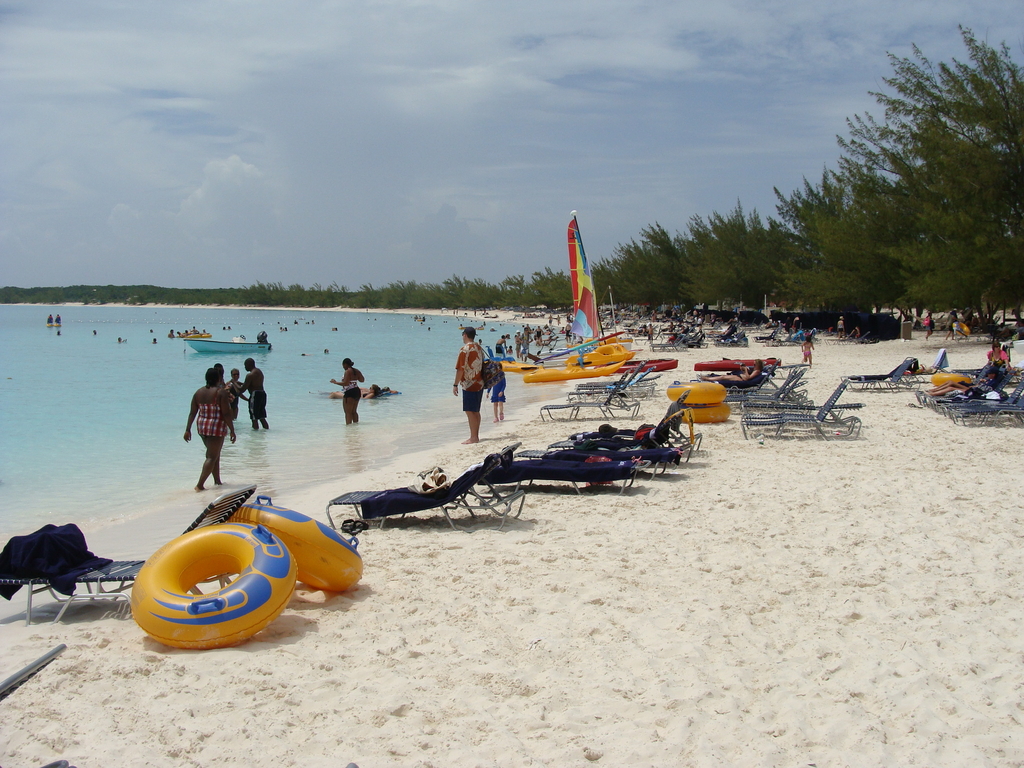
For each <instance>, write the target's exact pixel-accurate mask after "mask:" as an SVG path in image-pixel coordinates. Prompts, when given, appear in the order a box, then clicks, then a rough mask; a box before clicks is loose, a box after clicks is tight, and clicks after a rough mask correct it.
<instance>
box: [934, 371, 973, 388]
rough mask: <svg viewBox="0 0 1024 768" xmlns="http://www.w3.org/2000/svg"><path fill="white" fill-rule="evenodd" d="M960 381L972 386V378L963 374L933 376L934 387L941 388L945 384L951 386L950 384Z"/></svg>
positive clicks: (940, 373)
mask: <svg viewBox="0 0 1024 768" xmlns="http://www.w3.org/2000/svg"><path fill="white" fill-rule="evenodd" d="M953 381H958V382H960V383H961V384H970V383H971V377H970V376H964V375H963V374H962V373H943V372H941V371H940V372H939V373H933V374H932V386H934V387H939V386H942V385H943V384H949V383H950V382H953Z"/></svg>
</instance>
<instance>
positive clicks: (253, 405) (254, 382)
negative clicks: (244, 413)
mask: <svg viewBox="0 0 1024 768" xmlns="http://www.w3.org/2000/svg"><path fill="white" fill-rule="evenodd" d="M244 366H245V370H246V374H245V381H243V382H242V386H243V387H244V388H245V391H246V392H248V393H249V420H250V421H251V422H252V428H253V429H256V430H258V429H259V428H260V425H261V424H262V425H263V428H264V429H270V425H269V424H268V423H267V391H266V390H265V389H263V371H261V370H260V369H259V368H257V367H256V361H255V360H253V359H252V358H251V357H247V358H245V363H244Z"/></svg>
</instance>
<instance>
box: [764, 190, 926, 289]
mask: <svg viewBox="0 0 1024 768" xmlns="http://www.w3.org/2000/svg"><path fill="white" fill-rule="evenodd" d="M775 194H776V196H777V197H778V198H779V204H778V208H777V210H778V213H779V216H780V219H781V224H782V226H783V227H784V228H785V230H786V231H785V234H786V239H787V241H788V261H787V264H786V265H785V266H784V269H783V272H784V276H785V287H784V290H783V291H782V293H783V294H784V295H785V296H787V297H788V298H789V299H790V300H791V301H793V300H795V301H797V302H799V303H801V304H805V305H810V306H820V307H828V308H842V307H846V306H851V305H852V306H861V307H871V306H875V307H876V308H878V307H882V306H888V307H891V306H895V305H896V304H897V303H898V302H899V301H900V299H901V298H902V297H903V296H904V295H905V293H906V281H905V279H904V273H903V268H902V264H901V262H900V260H899V259H898V258H897V257H896V256H895V255H894V254H893V250H892V249H893V247H894V246H896V245H898V244H899V243H900V242H901V241H902V239H904V238H905V237H906V236H907V235H908V233H907V232H905V231H904V229H903V228H904V227H905V226H906V225H907V219H906V217H905V216H904V215H902V211H900V210H898V209H897V210H894V209H893V207H892V206H891V205H886V204H887V203H889V202H890V198H888V197H887V196H885V195H880V194H877V193H875V190H865V189H863V188H861V189H860V190H859V191H858V190H857V189H855V188H854V186H853V185H851V184H850V183H848V182H847V180H846V179H844V178H843V177H841V176H838V175H836V174H835V173H833V172H830V171H827V170H826V171H825V172H824V173H823V174H822V179H821V183H820V184H818V185H817V186H813V185H811V184H810V183H809V182H807V181H806V180H805V181H804V188H803V189H802V190H798V191H795V192H793V193H792V194H791V195H790V196H789V197H783V196H782V194H781V193H780V192H779V190H778V189H776V190H775Z"/></svg>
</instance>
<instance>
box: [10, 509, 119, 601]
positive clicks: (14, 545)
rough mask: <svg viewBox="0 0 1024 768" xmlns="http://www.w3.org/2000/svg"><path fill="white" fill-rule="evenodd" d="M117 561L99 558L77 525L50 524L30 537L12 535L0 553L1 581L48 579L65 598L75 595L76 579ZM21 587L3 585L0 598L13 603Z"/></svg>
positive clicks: (19, 585)
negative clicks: (5, 579)
mask: <svg viewBox="0 0 1024 768" xmlns="http://www.w3.org/2000/svg"><path fill="white" fill-rule="evenodd" d="M112 562H114V561H113V560H110V559H109V558H106V557H96V555H94V554H93V553H92V552H90V551H89V547H88V546H87V545H86V543H85V535H84V534H83V533H82V531H81V530H80V529H79V527H78V526H77V525H75V524H74V523H68V524H67V525H52V524H47V525H44V526H43V527H42V528H40V529H39V530H38V531H36V532H34V533H30V534H28V535H26V536H12V537H11V540H10V541H8V542H7V545H6V546H5V547H4V549H3V552H0V578H3V577H9V578H12V579H46V580H47V581H49V582H50V585H51V586H52V587H53V588H54V589H55V590H56V591H57V592H60V593H61V594H62V595H73V594H74V593H75V580H76V579H77V578H78V577H79V576H82V575H84V574H86V573H89V572H90V571H95V570H98V569H99V568H103V567H104V566H107V565H110V564H111V563H112ZM21 587H22V585H21V584H2V585H0V597H3V598H5V599H7V600H10V599H11V598H12V597H13V596H14V594H15V593H16V592H17V591H18V590H19V589H21Z"/></svg>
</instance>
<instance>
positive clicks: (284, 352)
mask: <svg viewBox="0 0 1024 768" xmlns="http://www.w3.org/2000/svg"><path fill="white" fill-rule="evenodd" d="M50 313H52V314H58V313H59V314H60V315H61V316H62V320H63V326H62V328H61V329H60V331H61V333H60V335H59V336H58V335H57V329H55V328H47V327H46V317H47V315H48V314H50ZM477 324H479V322H478V323H477ZM193 325H195V327H197V328H199V329H206V330H207V331H209V332H211V333H212V334H213V338H215V339H224V340H230V338H231V337H232V336H235V335H239V334H242V335H244V336H245V337H246V338H247V339H249V340H255V338H256V334H257V333H258V332H259V331H261V330H266V331H267V333H268V335H269V337H270V342H271V343H272V344H273V350H272V351H271V352H269V353H266V354H263V355H254V357H255V359H256V364H257V366H259V367H260V368H261V369H262V370H263V371H264V373H265V374H266V389H267V392H268V397H269V402H268V406H267V410H268V417H269V422H270V427H271V428H270V430H269V431H268V432H264V431H263V430H260V431H259V432H254V431H253V430H252V429H251V427H250V425H249V421H248V417H247V413H246V410H245V409H246V403H244V402H243V403H242V407H241V409H240V411H239V421H238V422H237V423H236V428H237V432H238V442H237V443H235V444H234V445H231V444H230V443H225V448H224V454H223V458H222V461H221V466H222V476H223V480H224V483H225V485H228V486H230V485H238V484H242V483H256V484H257V485H258V486H259V488H260V492H261V493H269V494H273V495H275V496H280V497H281V498H282V499H284V498H286V496H287V492H288V491H289V490H290V489H297V488H300V487H303V486H306V485H309V484H311V483H314V482H321V481H324V480H331V479H336V478H342V477H344V476H346V475H350V474H352V473H355V472H359V471H363V470H366V469H370V468H372V467H373V466H375V465H377V464H379V463H380V462H382V461H385V460H389V459H392V458H394V457H396V456H400V455H401V454H403V453H410V452H414V451H419V450H423V449H426V448H430V447H433V446H436V445H439V444H445V443H450V442H453V441H454V442H457V441H459V440H462V439H463V438H464V437H465V434H466V424H465V417H464V416H463V414H462V412H461V408H460V407H459V401H458V400H457V399H456V398H455V397H453V396H452V393H451V381H452V378H453V375H454V365H455V356H456V355H457V354H458V349H459V346H460V345H461V338H460V331H459V325H460V321H459V320H457V319H456V318H453V317H452V316H451V315H431V316H428V320H427V322H425V323H418V322H414V321H413V319H412V317H411V316H410V315H404V314H395V313H355V312H322V311H305V312H304V311H301V310H295V311H279V310H253V309H212V308H169V307H105V306H53V307H46V306H20V305H19V306H11V305H7V306H0V330H2V333H3V345H4V352H3V355H2V357H0V359H2V363H0V540H6V538H7V537H8V536H10V535H12V534H20V533H26V532H29V531H32V530H35V529H36V528H38V527H39V526H40V525H42V524H44V523H48V522H52V523H58V524H59V523H66V522H78V523H83V522H92V523H93V524H103V523H105V522H107V521H111V522H114V521H118V520H122V519H126V518H130V517H132V516H136V515H139V514H141V513H142V512H145V511H147V510H151V509H153V508H160V507H165V506H173V505H176V504H178V505H180V504H183V503H190V504H192V505H195V504H196V494H195V492H194V491H193V490H192V488H193V486H194V485H195V483H196V481H197V480H198V478H199V471H200V468H201V465H202V459H203V446H202V442H201V441H200V440H199V439H198V437H197V436H195V433H194V430H193V440H192V442H191V443H186V442H185V441H184V440H183V439H182V435H183V433H184V429H185V422H186V421H187V418H188V409H189V402H190V400H191V397H192V393H193V392H194V391H195V390H196V389H197V388H198V387H200V386H202V385H203V377H204V373H205V371H206V369H207V368H209V367H211V366H212V365H213V364H214V363H215V362H220V363H222V364H223V365H224V367H225V369H226V370H227V371H230V370H231V369H232V368H238V369H239V370H241V371H242V376H243V377H244V375H245V371H244V368H243V366H242V362H243V360H244V359H245V357H246V355H244V354H239V355H228V354H200V353H197V352H194V351H192V350H191V349H190V348H188V347H187V346H186V345H185V343H184V342H183V341H181V340H180V339H168V338H167V334H168V331H169V330H170V329H174V330H182V329H185V328H188V327H191V326H193ZM228 326H230V329H231V330H223V329H224V328H225V327H228ZM280 328H287V329H288V330H287V331H282V330H280ZM334 328H337V330H332V329H334ZM492 328H493V329H494V332H492V331H491V329H492ZM511 330H512V327H511V326H504V327H503V326H500V325H497V324H488V325H487V328H486V330H485V331H484V332H482V334H481V336H482V341H483V342H484V343H485V344H493V341H494V339H496V338H497V337H498V335H499V331H500V332H510V331H511ZM94 331H95V334H94V333H93V332H94ZM119 336H120V337H121V338H124V339H127V342H125V343H121V344H119V343H118V342H117V338H118V337H119ZM154 339H156V342H157V343H156V344H153V343H152V342H153V340H154ZM325 349H327V350H329V353H328V354H325V353H324V350H325ZM345 357H351V358H352V359H353V361H354V362H355V364H356V367H357V368H359V369H360V370H362V371H363V373H364V375H365V376H366V380H367V381H366V383H367V385H369V384H371V383H373V384H379V385H381V386H390V387H392V388H393V389H397V390H400V391H401V392H402V393H403V394H401V395H399V396H395V397H391V398H386V399H381V400H376V401H363V402H362V403H361V404H360V407H359V412H360V419H361V422H360V424H359V425H357V426H353V427H346V426H345V419H344V414H343V411H342V403H341V400H331V399H329V398H328V397H326V393H327V392H329V391H331V390H333V389H336V387H333V386H332V385H331V384H330V383H329V380H330V379H331V378H336V379H339V380H340V379H341V376H342V367H341V361H342V359H343V358H345ZM549 386H550V385H549ZM549 386H539V385H531V388H526V387H524V386H523V385H522V383H521V382H520V381H519V380H518V377H512V378H511V379H510V380H509V401H510V402H509V410H510V411H513V412H514V409H515V408H518V407H530V406H529V404H530V403H535V402H539V401H541V400H543V399H545V397H550V396H551V395H552V392H551V390H550V389H549ZM527 390H529V391H527ZM534 407H535V406H534ZM489 422H490V420H489V419H485V431H486V425H487V424H489ZM208 487H212V481H211V483H210V486H208ZM325 502H326V499H325Z"/></svg>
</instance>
